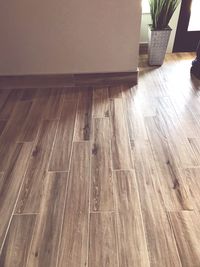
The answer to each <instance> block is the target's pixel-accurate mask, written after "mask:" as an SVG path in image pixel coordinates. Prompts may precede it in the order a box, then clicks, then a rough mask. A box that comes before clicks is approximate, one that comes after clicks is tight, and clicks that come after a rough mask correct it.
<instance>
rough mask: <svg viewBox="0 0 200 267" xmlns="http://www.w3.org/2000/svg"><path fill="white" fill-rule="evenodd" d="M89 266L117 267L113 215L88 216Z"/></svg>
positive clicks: (114, 219)
mask: <svg viewBox="0 0 200 267" xmlns="http://www.w3.org/2000/svg"><path fill="white" fill-rule="evenodd" d="M89 266H91V267H99V266H116V267H117V266H119V264H118V251H117V232H116V216H115V213H91V214H90V244H89Z"/></svg>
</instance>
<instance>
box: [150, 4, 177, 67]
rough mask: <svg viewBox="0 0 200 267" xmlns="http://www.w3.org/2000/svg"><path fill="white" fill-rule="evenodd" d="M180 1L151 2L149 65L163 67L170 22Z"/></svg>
mask: <svg viewBox="0 0 200 267" xmlns="http://www.w3.org/2000/svg"><path fill="white" fill-rule="evenodd" d="M178 4H179V0H149V5H150V13H151V18H152V24H151V25H149V45H148V56H149V65H159V66H160V65H162V64H163V61H164V57H165V53H166V50H167V45H168V41H169V37H170V34H171V30H172V29H171V28H170V27H169V25H168V24H169V21H170V19H171V17H172V15H173V14H174V11H175V10H176V8H177V6H178Z"/></svg>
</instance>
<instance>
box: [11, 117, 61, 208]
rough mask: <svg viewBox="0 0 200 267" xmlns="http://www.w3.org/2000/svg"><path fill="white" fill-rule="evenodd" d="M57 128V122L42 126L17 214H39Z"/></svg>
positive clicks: (49, 122)
mask: <svg viewBox="0 0 200 267" xmlns="http://www.w3.org/2000/svg"><path fill="white" fill-rule="evenodd" d="M56 127H57V122H56V121H44V122H43V123H42V125H41V128H40V131H39V134H38V138H37V141H36V143H35V144H34V148H33V152H32V155H31V158H30V161H29V165H28V169H27V172H26V176H25V180H24V183H23V187H22V190H21V193H20V196H19V200H18V203H17V207H16V213H37V212H39V207H40V201H41V197H42V195H43V190H44V182H45V177H46V172H47V169H48V163H49V157H50V154H51V149H52V145H53V141H54V137H55V133H56Z"/></svg>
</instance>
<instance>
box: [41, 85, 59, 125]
mask: <svg viewBox="0 0 200 267" xmlns="http://www.w3.org/2000/svg"><path fill="white" fill-rule="evenodd" d="M62 92H63V89H61V88H53V89H51V90H50V92H49V95H48V100H47V103H46V107H45V110H44V113H43V119H47V120H56V119H59V118H60V114H61V108H62V102H63V97H62Z"/></svg>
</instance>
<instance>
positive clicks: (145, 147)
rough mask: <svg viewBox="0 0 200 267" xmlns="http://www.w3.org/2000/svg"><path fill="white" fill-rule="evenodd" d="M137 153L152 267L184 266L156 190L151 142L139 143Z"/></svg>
mask: <svg viewBox="0 0 200 267" xmlns="http://www.w3.org/2000/svg"><path fill="white" fill-rule="evenodd" d="M134 152H135V159H136V160H135V171H136V179H137V184H138V189H139V196H140V203H141V210H142V217H143V222H144V229H145V236H146V240H147V247H148V252H149V260H150V266H154V267H160V266H163V267H172V266H174V267H177V266H179V267H181V263H180V259H179V255H178V251H177V247H176V243H175V239H174V236H173V233H172V229H171V228H170V225H169V221H168V218H167V215H166V213H165V211H164V204H163V201H162V198H161V197H160V190H159V188H158V187H157V180H158V177H157V171H156V166H155V162H154V159H153V155H152V152H151V148H150V145H149V143H148V142H141V143H137V146H136V149H135V151H134Z"/></svg>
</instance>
